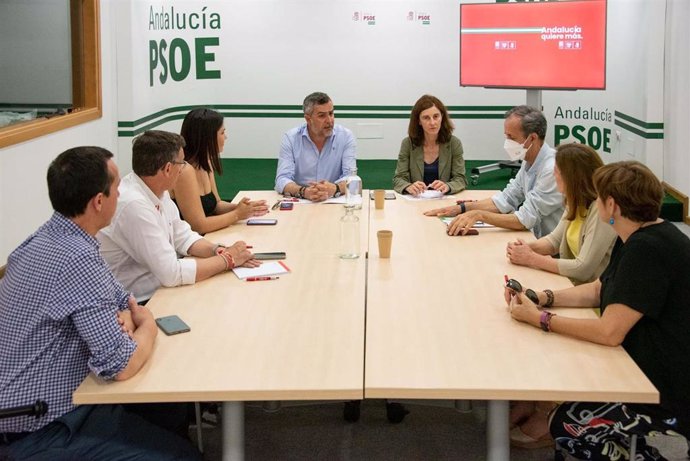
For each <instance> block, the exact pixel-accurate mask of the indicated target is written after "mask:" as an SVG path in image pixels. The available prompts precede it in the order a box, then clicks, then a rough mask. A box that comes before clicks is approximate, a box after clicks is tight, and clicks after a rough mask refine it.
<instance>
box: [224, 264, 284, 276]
mask: <svg viewBox="0 0 690 461" xmlns="http://www.w3.org/2000/svg"><path fill="white" fill-rule="evenodd" d="M232 271H233V272H234V273H235V275H236V276H237V278H239V279H241V280H244V279H246V278H247V277H266V276H269V275H280V274H286V273H288V272H290V268H289V267H287V266H286V265H285V263H284V262H283V261H264V263H263V264H261V265H260V266H259V267H236V268H234V269H233V270H232Z"/></svg>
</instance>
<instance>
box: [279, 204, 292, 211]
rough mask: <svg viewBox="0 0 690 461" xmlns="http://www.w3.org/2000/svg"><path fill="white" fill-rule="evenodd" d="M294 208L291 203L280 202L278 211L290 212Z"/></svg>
mask: <svg viewBox="0 0 690 461" xmlns="http://www.w3.org/2000/svg"><path fill="white" fill-rule="evenodd" d="M294 206H295V204H294V203H292V202H280V211H286V210H292V209H293V208H294Z"/></svg>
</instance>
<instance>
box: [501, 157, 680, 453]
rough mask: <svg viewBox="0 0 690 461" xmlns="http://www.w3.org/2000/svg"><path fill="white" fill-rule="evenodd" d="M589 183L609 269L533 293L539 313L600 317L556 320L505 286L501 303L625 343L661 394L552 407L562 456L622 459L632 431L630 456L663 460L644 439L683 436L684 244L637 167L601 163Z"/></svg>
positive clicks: (534, 318)
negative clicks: (607, 232) (605, 232)
mask: <svg viewBox="0 0 690 461" xmlns="http://www.w3.org/2000/svg"><path fill="white" fill-rule="evenodd" d="M594 187H595V188H596V191H597V207H598V214H599V218H600V219H601V220H602V221H604V222H606V223H608V225H610V226H611V227H612V228H613V230H614V231H615V232H616V234H617V235H618V239H617V240H616V243H615V245H614V248H613V252H612V254H611V261H610V262H609V265H608V266H607V267H606V270H604V272H603V273H602V275H601V277H600V278H599V279H598V280H595V281H593V282H591V283H587V284H583V285H579V286H576V287H573V288H568V289H565V290H559V291H556V292H551V291H550V290H545V291H543V292H541V293H539V294H538V297H539V305H540V306H541V308H550V307H554V306H559V307H561V306H563V307H600V308H601V311H602V314H601V317H599V318H595V319H574V318H569V317H566V316H563V315H556V314H555V313H552V312H550V311H546V310H541V309H539V308H538V306H536V305H535V304H534V303H533V302H532V301H530V300H529V299H528V298H527V297H525V296H524V295H523V294H522V293H518V294H515V295H511V293H510V292H509V290H506V292H505V296H506V301H507V302H508V303H509V306H510V314H511V316H512V317H513V318H514V319H516V320H518V321H521V322H525V323H529V324H531V325H533V326H535V327H540V328H541V329H542V330H544V331H547V332H554V333H559V334H564V335H568V336H572V337H575V338H578V339H582V340H585V341H590V342H593V343H597V344H603V345H607V346H618V345H622V346H623V348H624V349H625V350H626V352H627V353H628V354H629V355H630V357H631V358H632V359H633V360H634V361H635V363H636V364H637V365H638V366H639V367H640V369H641V370H642V371H643V372H644V373H645V375H646V376H647V377H648V378H649V380H650V381H651V382H652V384H654V386H655V387H656V388H657V389H658V390H659V394H660V404H658V405H652V404H633V403H620V402H618V403H588V402H578V403H573V402H568V403H564V404H562V405H560V406H558V407H557V408H556V409H555V411H554V412H553V413H552V415H551V422H550V432H551V435H552V436H553V438H554V439H555V440H556V443H557V445H558V448H559V450H561V451H565V452H567V453H569V454H570V455H572V456H574V457H575V458H578V459H594V460H609V459H619V458H617V456H619V455H620V453H627V452H628V451H629V443H630V440H631V438H632V436H633V435H636V436H638V440H637V450H638V454H637V458H636V459H664V458H662V457H660V455H659V453H658V451H657V450H656V449H655V448H654V447H651V446H648V445H647V444H646V443H645V440H644V437H645V436H646V435H649V434H652V433H665V434H677V433H680V434H682V435H685V436H686V437H687V436H688V435H690V394H689V393H688V389H689V388H690V341H688V340H687V336H688V331H690V271H688V267H690V239H688V237H686V236H685V235H684V234H683V233H682V232H681V231H680V230H678V228H677V227H676V226H674V225H673V224H671V223H669V222H667V221H664V220H662V219H659V211H660V209H661V201H662V198H663V195H664V193H663V188H662V186H661V183H660V182H659V180H658V179H657V178H656V177H655V176H654V174H653V173H652V172H651V171H650V170H649V168H647V167H646V166H644V165H643V164H641V163H639V162H634V161H627V162H618V163H612V164H609V165H606V166H603V167H601V168H599V169H598V170H597V171H596V173H595V174H594ZM640 457H641V458H640ZM561 459H562V458H561Z"/></svg>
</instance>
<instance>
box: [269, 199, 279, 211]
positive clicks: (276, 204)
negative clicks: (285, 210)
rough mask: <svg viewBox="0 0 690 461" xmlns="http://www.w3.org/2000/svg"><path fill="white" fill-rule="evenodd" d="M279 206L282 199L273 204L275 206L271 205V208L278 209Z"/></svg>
mask: <svg viewBox="0 0 690 461" xmlns="http://www.w3.org/2000/svg"><path fill="white" fill-rule="evenodd" d="M279 206H280V200H278V201H277V202H276V203H274V204H273V206H272V207H271V210H277V209H278V207H279Z"/></svg>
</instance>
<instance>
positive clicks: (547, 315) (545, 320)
mask: <svg viewBox="0 0 690 461" xmlns="http://www.w3.org/2000/svg"><path fill="white" fill-rule="evenodd" d="M555 315H556V314H552V313H551V312H548V311H543V312H542V313H541V317H539V325H540V326H541V329H542V330H544V331H545V332H547V333H548V332H550V331H551V317H554V316H555Z"/></svg>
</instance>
